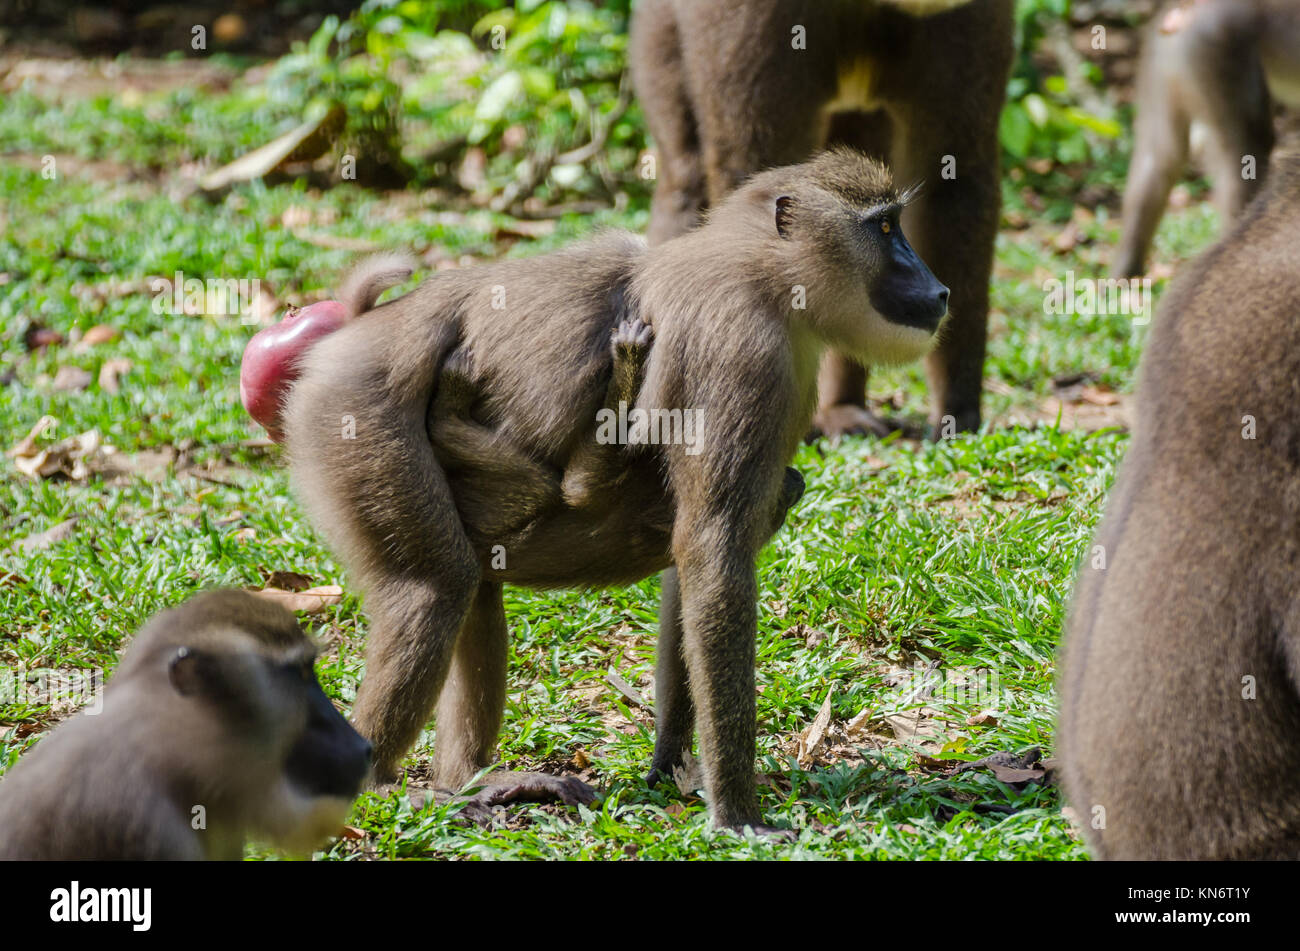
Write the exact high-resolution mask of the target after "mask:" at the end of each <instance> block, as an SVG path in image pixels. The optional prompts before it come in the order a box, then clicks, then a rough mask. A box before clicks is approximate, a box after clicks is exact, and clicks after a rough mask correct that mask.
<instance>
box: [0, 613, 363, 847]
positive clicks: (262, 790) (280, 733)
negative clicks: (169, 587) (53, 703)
mask: <svg viewBox="0 0 1300 951" xmlns="http://www.w3.org/2000/svg"><path fill="white" fill-rule="evenodd" d="M315 655H316V652H315V647H314V646H313V645H312V643H311V641H310V640H308V638H307V637H306V636H305V635H304V634H303V633H302V631H301V630H300V629H299V627H298V624H297V622H296V621H295V620H294V618H293V615H292V614H290V613H289V612H288V611H286V610H285V609H284V608H282V607H279V606H278V605H275V604H272V603H270V602H268V601H266V600H264V599H262V598H258V597H256V596H254V595H252V594H248V593H247V592H243V591H213V592H210V593H207V594H201V595H199V596H197V597H195V598H192V599H190V600H189V601H187V602H185V603H184V604H182V605H181V606H180V607H177V608H173V609H171V610H169V611H165V612H163V613H162V614H159V615H158V616H157V617H155V618H154V619H153V620H151V621H150V622H149V623H148V624H147V625H145V627H144V628H143V629H142V630H141V631H140V633H138V634H137V635H136V636H135V639H134V640H133V641H132V643H131V646H130V648H129V649H128V651H127V653H126V655H125V656H124V657H123V658H122V662H121V664H119V665H118V668H117V671H116V672H115V673H114V675H113V677H112V678H111V680H110V681H109V683H108V686H107V687H106V689H105V693H104V707H103V710H102V711H101V712H100V713H99V714H98V715H95V716H91V715H88V714H86V713H82V714H80V715H78V716H77V717H75V718H73V719H72V720H70V721H69V722H67V723H65V724H63V725H61V726H59V727H58V728H56V729H55V730H54V732H53V733H52V734H51V735H50V736H49V737H47V738H45V739H42V740H41V741H40V742H39V743H37V744H36V746H35V748H34V749H32V750H31V751H30V752H29V753H27V754H26V755H25V756H23V758H22V759H21V760H19V762H18V763H17V765H15V766H13V767H12V768H11V769H10V770H9V771H8V772H7V773H6V774H5V776H4V777H3V779H0V859H44V860H69V859H71V860H99V859H238V858H240V857H241V856H242V854H243V846H244V839H245V837H246V836H253V837H257V838H264V839H267V840H268V841H271V842H272V843H275V844H278V845H280V846H282V847H284V848H286V849H289V850H292V851H299V852H301V851H307V850H308V849H310V848H312V847H313V846H314V845H315V844H316V843H318V842H319V841H321V840H322V839H324V838H325V837H327V836H329V835H330V834H332V833H334V832H336V831H338V829H339V828H340V827H341V826H342V824H343V820H344V818H345V817H346V816H347V813H348V809H349V808H350V806H351V804H352V800H353V799H354V798H355V797H356V795H357V793H358V792H359V791H360V788H361V783H362V782H363V781H364V779H365V776H366V773H367V771H368V770H369V766H370V752H371V751H370V744H369V743H368V742H367V741H366V740H364V739H363V738H362V737H361V736H359V735H358V734H357V733H356V731H355V730H353V729H352V727H350V726H349V725H348V723H347V721H346V720H344V719H343V717H342V716H341V715H340V714H339V713H338V711H337V710H335V709H334V706H333V704H331V703H330V700H329V698H328V697H326V696H325V694H324V693H323V692H322V691H321V689H320V686H319V684H317V682H316V674H315V672H314V671H313V670H312V661H313V659H314V658H315ZM197 807H202V812H201V813H198V814H197V815H199V816H200V817H201V819H202V824H203V827H202V828H198V829H196V828H195V827H194V823H195V817H196V812H195V810H196V808H197Z"/></svg>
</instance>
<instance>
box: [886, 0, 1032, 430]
mask: <svg viewBox="0 0 1300 951" xmlns="http://www.w3.org/2000/svg"><path fill="white" fill-rule="evenodd" d="M1011 8H1012V4H1011V0H989V2H986V3H973V4H971V5H970V6H967V7H962V8H959V9H957V10H954V11H951V12H950V13H946V14H944V15H943V16H940V17H935V18H933V19H931V20H925V21H922V24H921V25H919V26H918V35H917V38H916V40H915V41H914V44H913V48H912V55H911V57H909V60H908V62H907V64H906V66H905V67H904V68H903V69H901V70H900V72H899V75H900V76H903V77H908V78H909V80H910V81H909V82H907V83H906V84H903V85H901V86H899V87H898V88H897V89H892V88H891V89H890V91H889V96H888V102H889V109H890V112H891V113H892V115H893V117H894V128H895V129H896V133H895V136H894V161H893V171H894V181H895V182H897V183H898V184H899V186H900V187H904V186H907V185H910V184H912V183H914V182H922V183H924V184H923V188H922V191H921V195H920V197H919V198H917V199H916V200H915V201H914V202H913V203H912V205H911V206H910V207H909V208H908V209H907V210H906V211H905V212H904V214H903V231H904V232H905V233H906V234H907V236H908V237H909V238H910V239H911V242H912V246H913V247H914V248H915V249H916V253H917V254H918V255H920V257H921V259H922V260H923V261H926V262H927V263H928V264H929V265H930V269H931V270H932V271H933V272H934V275H935V277H937V278H938V279H939V280H940V281H942V282H943V283H944V284H946V285H948V287H949V288H950V289H951V290H952V296H951V313H950V315H949V317H948V322H947V325H946V326H945V327H944V328H943V330H941V331H940V339H939V346H938V347H937V349H935V350H934V352H933V353H931V354H930V356H929V357H927V358H926V376H927V378H928V380H929V386H930V423H931V426H932V427H933V435H936V436H942V435H944V434H945V433H950V432H951V431H953V427H954V426H955V431H958V432H962V431H969V430H975V429H978V428H979V425H980V391H981V389H982V387H983V382H984V343H985V335H986V333H987V328H988V308H989V281H990V278H991V276H992V273H993V247H994V241H995V239H996V238H997V231H998V219H999V214H1000V208H1001V204H1002V191H1001V182H1000V180H999V176H998V154H999V153H998V150H999V144H998V120H999V117H1000V116H1001V114H1002V105H1003V102H1004V101H1005V99H1006V82H1007V76H1008V75H1009V73H1010V71H1011V59H1012V55H1013V53H1014V41H1013V38H1012V27H1011V22H1012V21H1011ZM990 21H995V22H998V23H1000V24H1004V25H1005V29H1003V28H1002V26H999V27H998V28H997V29H990V28H989V26H988V24H989V22H990ZM972 36H980V37H983V38H984V42H982V43H981V44H980V47H979V48H978V49H972V48H971V45H970V44H971V41H970V37H972ZM936 62H939V63H942V64H943V65H942V68H937V67H936V66H935V63H936Z"/></svg>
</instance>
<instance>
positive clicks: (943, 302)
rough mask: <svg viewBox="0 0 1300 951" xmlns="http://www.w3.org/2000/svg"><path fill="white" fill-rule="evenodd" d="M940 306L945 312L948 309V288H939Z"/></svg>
mask: <svg viewBox="0 0 1300 951" xmlns="http://www.w3.org/2000/svg"><path fill="white" fill-rule="evenodd" d="M939 306H940V307H942V308H943V309H944V310H947V309H948V288H946V287H940V288H939Z"/></svg>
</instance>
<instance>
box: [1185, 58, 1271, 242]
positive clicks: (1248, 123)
mask: <svg viewBox="0 0 1300 951" xmlns="http://www.w3.org/2000/svg"><path fill="white" fill-rule="evenodd" d="M1200 45H1201V46H1202V47H1204V53H1203V55H1202V56H1201V57H1200V63H1201V65H1202V67H1203V68H1201V69H1198V70H1197V71H1196V74H1195V80H1196V89H1195V91H1196V95H1197V98H1198V99H1199V100H1200V101H1201V102H1202V103H1203V104H1204V115H1205V116H1206V124H1207V125H1208V126H1209V139H1208V141H1207V142H1206V149H1205V170H1206V174H1207V175H1208V176H1209V178H1210V183H1211V185H1212V186H1213V188H1214V205H1215V207H1216V208H1217V209H1218V211H1219V230H1220V231H1221V232H1223V231H1226V230H1227V229H1228V228H1230V227H1232V225H1233V223H1234V221H1235V219H1236V218H1237V217H1238V216H1239V215H1240V214H1241V212H1242V209H1244V208H1245V207H1246V205H1248V204H1249V203H1250V200H1251V199H1252V198H1254V197H1255V193H1256V192H1258V191H1259V186H1260V184H1261V183H1262V182H1263V180H1264V176H1265V174H1266V173H1267V172H1268V159H1269V154H1270V153H1271V152H1272V151H1273V105H1272V100H1271V99H1270V98H1269V94H1268V80H1267V79H1265V77H1264V68H1263V67H1262V66H1261V65H1260V63H1259V56H1258V52H1257V50H1256V49H1255V48H1254V47H1253V46H1246V47H1244V48H1243V45H1242V44H1241V43H1234V42H1232V37H1214V38H1211V39H1209V40H1208V41H1206V42H1203V43H1201V44H1200ZM1201 111H1202V110H1201V109H1197V110H1196V112H1197V113H1198V114H1200V113H1201Z"/></svg>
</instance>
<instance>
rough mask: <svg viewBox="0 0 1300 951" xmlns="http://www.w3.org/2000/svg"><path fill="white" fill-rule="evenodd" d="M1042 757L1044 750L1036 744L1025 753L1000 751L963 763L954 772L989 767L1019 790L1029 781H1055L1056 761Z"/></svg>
mask: <svg viewBox="0 0 1300 951" xmlns="http://www.w3.org/2000/svg"><path fill="white" fill-rule="evenodd" d="M1042 757H1043V751H1042V750H1041V749H1039V748H1038V747H1036V746H1031V747H1030V748H1029V749H1027V750H1025V751H1024V752H1023V753H1011V752H1007V751H1000V752H997V753H990V754H989V755H988V756H985V757H984V758H983V759H977V760H975V761H974V762H972V763H963V764H962V765H961V766H958V767H957V768H956V769H955V770H953V772H954V773H964V772H967V771H968V770H972V769H987V770H989V771H990V772H991V773H993V775H994V776H995V777H997V778H998V779H999V780H1001V781H1002V782H1004V783H1006V784H1007V785H1008V786H1012V787H1014V788H1015V789H1017V790H1019V789H1023V788H1024V787H1025V786H1026V785H1028V784H1029V783H1042V784H1048V783H1051V782H1054V781H1055V771H1056V762H1055V761H1054V760H1051V759H1043V758H1042Z"/></svg>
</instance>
